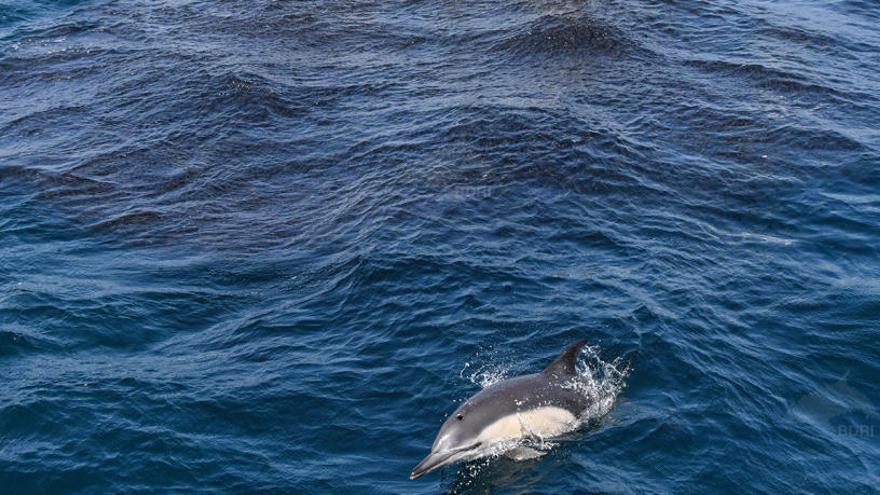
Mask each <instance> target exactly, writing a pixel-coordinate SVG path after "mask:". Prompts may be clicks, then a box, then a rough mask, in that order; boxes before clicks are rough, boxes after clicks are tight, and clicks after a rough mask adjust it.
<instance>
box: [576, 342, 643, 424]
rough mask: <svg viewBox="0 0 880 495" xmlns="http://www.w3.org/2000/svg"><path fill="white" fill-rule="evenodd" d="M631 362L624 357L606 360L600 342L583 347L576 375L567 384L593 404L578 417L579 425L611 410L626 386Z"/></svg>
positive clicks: (602, 415) (598, 417) (596, 418)
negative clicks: (602, 356)
mask: <svg viewBox="0 0 880 495" xmlns="http://www.w3.org/2000/svg"><path fill="white" fill-rule="evenodd" d="M629 373H630V368H629V365H628V364H627V363H626V362H624V360H622V359H621V358H616V359H614V360H613V361H610V362H606V361H603V360H602V359H601V358H600V357H599V347H598V346H586V347H584V348H583V350H581V355H580V359H578V363H577V378H575V379H574V380H572V381H571V382H569V383H567V384H565V385H564V386H565V387H568V388H572V389H574V390H576V391H577V392H579V393H581V394H582V395H584V397H586V398H587V399H588V403H589V404H590V407H589V408H587V410H586V411H584V413H583V414H581V417H580V418H578V419H579V421H580V424H579V426H581V425H585V424H588V423H589V422H591V421H595V420H598V419H601V418H602V417H604V416H606V415H607V414H608V413H610V412H611V409H613V408H614V404H615V403H616V402H617V397H618V396H619V395H620V393H621V392H623V390H624V389H625V388H626V378H627V377H628V376H629Z"/></svg>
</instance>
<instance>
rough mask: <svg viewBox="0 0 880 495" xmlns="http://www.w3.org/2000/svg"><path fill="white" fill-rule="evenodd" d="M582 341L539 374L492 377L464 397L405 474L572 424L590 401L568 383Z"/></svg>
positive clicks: (554, 433) (503, 448) (529, 453)
mask: <svg viewBox="0 0 880 495" xmlns="http://www.w3.org/2000/svg"><path fill="white" fill-rule="evenodd" d="M586 343H587V341H586V340H579V341H577V342H575V343H573V344H571V345H570V346H568V348H567V349H565V351H563V352H562V354H560V355H559V356H558V357H557V358H556V359H555V360H553V362H552V363H550V366H548V367H547V369H545V370H544V371H542V372H541V373H535V374H532V375H523V376H518V377H515V378H511V379H509V380H504V381H501V382H498V383H496V384H494V385H491V386H489V387H487V388H485V389H483V390H482V391H480V392H479V393H477V394H476V395H474V396H473V397H471V398H470V399H468V400H467V401H465V403H464V404H462V405H461V407H459V408H458V409H456V411H455V412H454V413H453V414H452V415H451V416H449V418H447V419H446V421H445V422H444V423H443V426H441V427H440V432H439V433H437V438H436V439H435V440H434V444H433V445H432V446H431V453H430V454H428V456H427V457H425V458H424V459H423V460H422V462H420V463H419V464H418V466H416V467H415V468H413V470H412V473H410V475H409V477H410V479H412V480H414V479H417V478H420V477H421V476H424V475H425V474H428V473H430V472H431V471H434V470H435V469H438V468H440V467H443V466H447V465H449V464H454V463H456V462H463V461H470V460H474V459H478V458H481V457H486V456H488V455H491V454H494V453H500V452H509V451H510V449H513V448H514V447H516V445H517V444H518V443H521V442H519V441H520V440H525V439H530V438H537V439H547V438H553V437H558V436H560V435H563V434H565V433H568V432H570V431H572V430H574V429H575V428H577V427H578V425H579V418H580V417H581V415H582V414H583V413H584V411H586V409H587V408H588V407H589V405H590V404H589V400H588V398H587V397H586V396H585V395H584V394H582V393H579V392H578V391H577V390H576V389H575V387H573V386H572V385H573V382H574V381H575V380H576V378H577V370H576V366H575V365H576V363H577V357H578V354H579V353H580V351H581V349H582V348H583V347H584V345H586ZM515 450H517V451H518V452H519V453H520V455H521V458H523V457H526V458H527V457H537V456H540V455H542V454H541V453H540V452H537V451H534V450H532V449H528V448H527V447H519V448H517V449H515Z"/></svg>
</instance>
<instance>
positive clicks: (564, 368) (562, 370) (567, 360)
mask: <svg viewBox="0 0 880 495" xmlns="http://www.w3.org/2000/svg"><path fill="white" fill-rule="evenodd" d="M585 345H587V341H586V339H582V340H578V341H577V342H575V343H574V344H571V345H570V346H568V348H567V349H565V350H564V351H562V354H560V355H559V356H558V357H557V358H556V359H554V360H553V362H552V363H550V366H547V369H545V370H544V373H545V374H547V375H555V376H559V377H562V376H571V375H574V374H575V373H576V372H577V370H576V368H575V365H576V364H577V357H578V354H579V353H580V352H581V349H582V348H583V347H584V346H585Z"/></svg>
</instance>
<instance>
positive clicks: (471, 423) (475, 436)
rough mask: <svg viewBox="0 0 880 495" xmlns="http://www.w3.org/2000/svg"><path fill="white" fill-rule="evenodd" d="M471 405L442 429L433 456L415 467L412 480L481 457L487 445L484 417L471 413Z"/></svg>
mask: <svg viewBox="0 0 880 495" xmlns="http://www.w3.org/2000/svg"><path fill="white" fill-rule="evenodd" d="M469 406H470V404H467V403H466V404H463V405H462V406H461V407H459V408H458V409H457V410H456V411H455V412H454V413H453V414H452V415H451V416H449V418H447V419H446V421H445V422H444V423H443V426H441V427H440V432H439V433H437V438H436V439H434V444H433V445H432V446H431V453H430V454H428V456H427V457H425V458H424V459H422V462H420V463H419V464H418V466H416V467H415V468H413V470H412V473H410V475H409V478H410V479H413V480H414V479H417V478H420V477H421V476H423V475H425V474H428V473H430V472H431V471H434V470H435V469H438V468H441V467H443V466H446V465H448V464H454V463H456V462H460V461H466V460H470V459H473V458H475V457H478V456H479V453H480V448H481V447H482V446H483V445H482V442H481V440H480V438H479V437H480V432H481V431H482V428H481V426H482V424H481V423H482V422H481V421H480V419H481V418H478V417H475V416H478V415H472V414H470V413H471V412H472V411H469V409H471V408H470V407H469Z"/></svg>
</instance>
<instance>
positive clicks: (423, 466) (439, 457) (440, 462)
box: [409, 451, 455, 480]
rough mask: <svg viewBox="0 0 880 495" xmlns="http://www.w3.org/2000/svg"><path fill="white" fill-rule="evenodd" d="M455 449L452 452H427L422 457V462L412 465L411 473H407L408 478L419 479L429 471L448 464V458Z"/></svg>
mask: <svg viewBox="0 0 880 495" xmlns="http://www.w3.org/2000/svg"><path fill="white" fill-rule="evenodd" d="M454 453H455V451H452V452H431V453H430V454H428V457H425V458H424V459H422V462H420V463H419V465H418V466H416V467H414V468H413V470H412V473H410V474H409V479H411V480H415V479H419V478H421V477H422V476H424V475H426V474H428V473H430V472H431V471H433V470H435V469H437V468H439V467H442V466H445V465H446V464H448V461H449V458H450V457H452V455H453V454H454Z"/></svg>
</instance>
